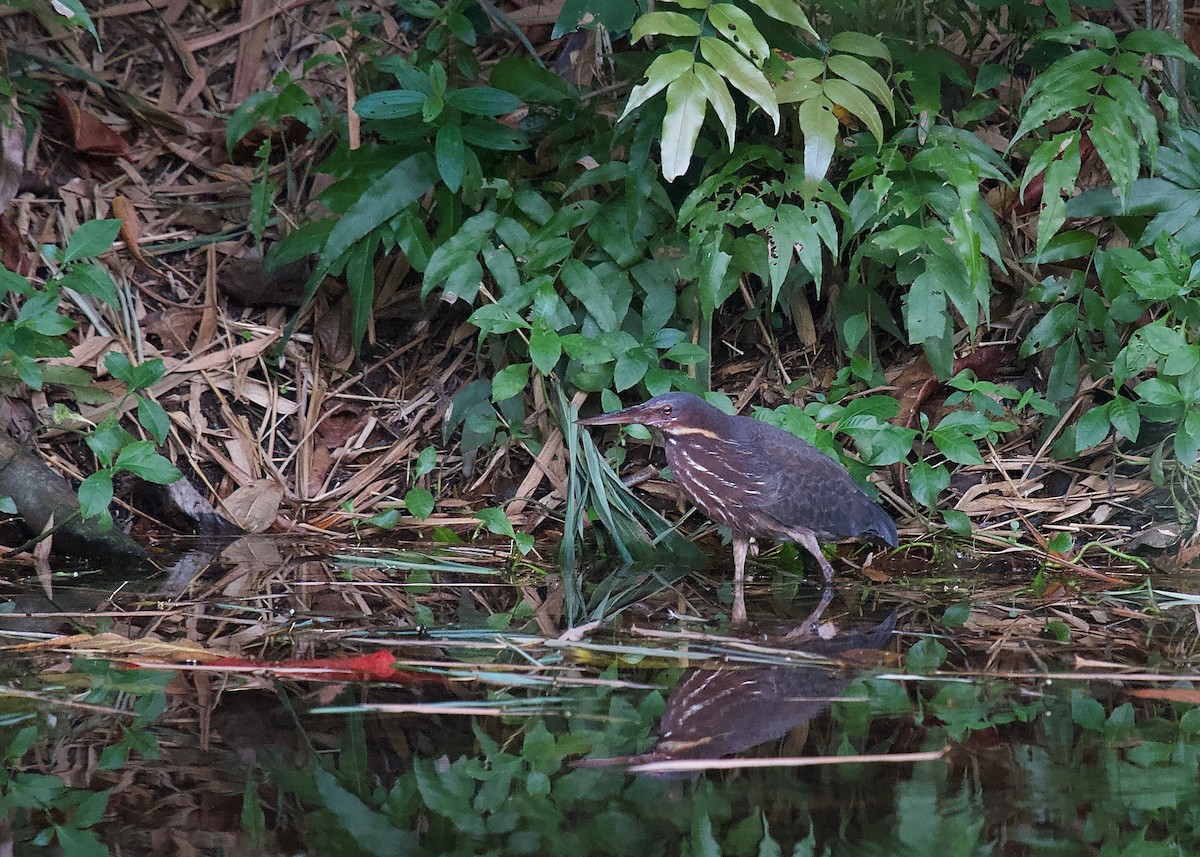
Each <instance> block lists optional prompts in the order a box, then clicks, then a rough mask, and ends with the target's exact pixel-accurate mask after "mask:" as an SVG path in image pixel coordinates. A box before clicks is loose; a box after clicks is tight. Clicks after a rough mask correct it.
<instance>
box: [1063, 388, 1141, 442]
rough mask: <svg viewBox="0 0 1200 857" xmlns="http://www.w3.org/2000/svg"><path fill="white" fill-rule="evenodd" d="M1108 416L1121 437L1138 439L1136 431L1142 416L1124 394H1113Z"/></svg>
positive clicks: (1132, 439) (1139, 428) (1138, 429)
mask: <svg viewBox="0 0 1200 857" xmlns="http://www.w3.org/2000/svg"><path fill="white" fill-rule="evenodd" d="M1108 418H1109V420H1110V421H1111V422H1112V425H1113V428H1115V429H1116V430H1117V431H1119V432H1120V433H1121V437H1123V438H1125V439H1126V440H1131V441H1134V440H1137V439H1138V433H1139V432H1140V431H1141V428H1142V418H1141V414H1139V413H1138V409H1137V405H1135V404H1134V403H1133V402H1131V401H1129V399H1126V398H1125V397H1124V396H1114V397H1113V400H1112V402H1110V403H1109V411H1108ZM1076 437H1078V434H1076Z"/></svg>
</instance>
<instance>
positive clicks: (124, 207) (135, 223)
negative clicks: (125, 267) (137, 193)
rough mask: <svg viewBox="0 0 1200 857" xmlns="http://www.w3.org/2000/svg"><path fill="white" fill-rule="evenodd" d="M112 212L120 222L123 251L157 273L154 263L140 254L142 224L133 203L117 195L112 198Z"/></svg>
mask: <svg viewBox="0 0 1200 857" xmlns="http://www.w3.org/2000/svg"><path fill="white" fill-rule="evenodd" d="M112 212H113V214H115V215H116V216H117V217H118V218H120V220H121V240H122V241H124V242H125V249H126V250H128V251H129V255H131V256H133V258H134V259H136V260H137V261H139V262H141V263H142V264H143V265H145V266H146V267H147V268H149V269H150V270H151V271H155V272H157V271H158V269H157V268H156V267H154V263H153V262H151V261H150V260H149V259H147V258H146V256H145V254H143V253H142V247H141V239H142V223H141V221H140V220H138V216H137V212H136V211H134V209H133V203H131V202H130V201H129V200H128V199H126V198H125V197H123V196H121V195H120V194H118V195H117V196H115V197H113V201H112Z"/></svg>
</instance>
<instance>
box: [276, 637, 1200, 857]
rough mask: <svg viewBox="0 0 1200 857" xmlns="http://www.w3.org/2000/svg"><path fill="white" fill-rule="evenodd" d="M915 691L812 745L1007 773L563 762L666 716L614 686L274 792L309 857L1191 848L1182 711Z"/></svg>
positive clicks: (876, 692)
mask: <svg viewBox="0 0 1200 857" xmlns="http://www.w3.org/2000/svg"><path fill="white" fill-rule="evenodd" d="M929 643H930V644H931V645H927V646H926V647H925V648H926V649H928V651H925V652H921V651H916V652H914V653H913V654H912V661H911V664H910V668H911V667H916V666H920V665H921V664H924V667H923V668H928V669H935V668H936V667H937V666H938V665H939V664H940V663H941V658H942V657H944V656H945V649H944V648H942V647H941V646H940V644H936V643H935V641H932V640H930V641H929ZM939 649H940V653H939V651H938V650H939ZM918 688H919V689H920V692H919V693H918V696H919V697H920V702H919V703H918V704H916V705H914V701H913V697H912V696H911V695H910V688H906V687H905V686H904V685H902V684H901V683H899V682H896V681H891V680H882V679H865V680H861V681H859V682H857V683H856V684H855V685H853V686H852V687H851V688H850V689H849V690H848V691H847V694H846V696H847V697H849V698H851V699H854V698H858V699H859V701H845V702H841V703H838V704H837V706H836V709H835V719H834V723H835V725H834V727H833V730H832V732H831V733H830V734H829V735H828V738H827V739H826V740H827V742H828V743H827V749H826V750H825V751H824V752H825V753H826V754H830V755H832V754H836V753H851V752H886V751H888V750H889V749H891V750H902V749H908V748H907V747H906V746H904V745H903V744H902V742H903V741H905V740H912V739H913V738H917V740H919V741H920V742H921V743H922V744H923V746H924V747H925V748H928V749H936V748H938V747H941V746H943V745H944V744H945V743H946V742H947V740H948V738H953V739H955V740H961V741H965V740H967V739H969V738H970V736H971V735H972V734H975V733H984V734H999V735H1000V736H1001V738H1002V740H1010V741H1012V742H1013V743H1014V746H1015V747H1016V748H1017V751H1016V753H1015V760H1014V761H1013V762H1012V763H1011V764H1007V765H1003V766H1002V768H1001V769H1000V770H993V769H989V771H988V773H987V775H986V776H983V777H976V776H975V775H968V776H965V777H964V776H963V775H962V773H961V770H960V769H959V768H958V767H956V766H955V765H953V764H948V763H946V762H930V763H920V764H918V765H917V766H916V767H915V768H913V769H912V770H911V773H901V771H903V770H904V769H900V770H897V767H898V766H889V765H878V766H872V765H859V766H835V767H832V768H829V769H827V770H826V771H825V772H824V773H823V774H819V775H818V774H815V773H814V772H813V771H812V770H807V771H805V770H801V771H778V770H776V771H753V772H751V771H745V772H742V773H741V774H739V775H738V776H736V777H725V778H722V777H720V776H717V775H709V776H707V777H705V778H704V779H702V780H700V781H699V782H668V781H663V780H659V779H655V778H652V777H646V776H632V775H628V774H624V773H622V772H619V771H613V770H607V769H590V768H588V769H573V768H572V767H571V766H570V765H569V764H568V761H569V760H570V759H571V758H573V757H576V756H579V755H589V756H609V755H614V754H627V753H632V752H637V751H641V750H644V749H646V746H647V736H648V734H649V732H650V730H651V726H652V724H653V722H654V721H655V720H656V719H657V717H658V716H659V714H660V713H661V711H662V705H663V700H662V697H661V696H660V695H659V694H658V693H651V694H649V695H648V696H646V697H644V698H643V699H642V700H641V701H640V703H638V704H637V705H636V706H635V705H634V703H633V701H631V700H629V699H627V698H626V697H625V696H623V695H620V694H614V693H612V692H611V691H602V692H599V693H598V694H597V692H595V691H587V692H581V693H579V694H577V695H573V696H572V697H571V699H570V702H569V705H568V707H569V709H570V710H571V711H572V717H571V718H569V719H568V720H564V719H560V718H548V719H545V720H543V719H536V718H535V719H532V720H528V721H525V722H524V723H523V724H522V725H520V726H517V727H509V728H507V729H505V728H502V727H498V726H497V727H496V728H488V729H487V730H486V731H485V730H484V729H483V728H482V727H481V726H479V725H477V726H476V728H475V738H476V753H474V754H472V753H467V754H465V755H460V756H458V757H457V758H448V757H442V758H441V759H438V760H422V759H417V760H415V761H414V763H413V767H412V770H410V771H408V772H407V773H405V774H402V775H400V776H399V777H397V778H396V779H395V780H394V781H393V782H375V783H372V782H371V779H370V777H369V776H368V775H367V774H366V773H365V771H364V770H361V769H360V768H359V767H358V765H359V764H360V763H355V762H353V761H352V760H353V759H354V758H357V757H358V754H357V753H354V752H350V753H349V755H347V751H346V750H343V753H342V754H341V755H340V756H338V757H334V758H329V757H326V758H324V759H322V760H317V759H311V760H310V761H308V762H306V763H305V764H304V765H302V766H301V767H299V768H294V769H293V768H287V769H280V771H279V783H280V787H281V789H282V795H281V797H283V798H284V804H283V805H284V806H286V807H287V810H286V817H287V823H290V824H296V825H299V827H300V829H301V832H302V833H303V835H304V836H305V837H306V840H307V841H309V842H312V843H314V844H315V843H319V848H318V849H317V850H319V851H321V852H322V853H340V854H349V855H359V854H362V855H374V854H379V855H382V854H394V853H403V854H415V855H425V854H464V855H467V854H482V853H490V854H526V853H549V852H554V853H569V854H614V855H617V854H620V855H625V854H635V853H636V854H646V855H658V854H677V853H683V854H694V853H714V854H715V853H724V854H755V853H760V854H770V853H781V852H780V850H778V849H780V848H782V853H784V854H786V853H793V852H791V851H790V850H789V849H790V848H791V847H793V846H794V847H795V848H796V851H795V852H794V853H798V854H812V853H821V852H820V851H815V850H813V849H814V848H815V847H816V845H817V844H818V843H820V842H825V843H826V847H827V848H828V850H827V851H826V852H824V853H828V854H833V855H838V854H881V855H882V854H927V853H929V852H930V849H932V848H934V847H935V846H936V847H937V848H938V849H940V850H945V849H949V853H953V854H963V855H968V854H983V853H991V851H992V850H993V848H994V847H995V845H997V844H998V843H1000V842H1002V841H1008V842H1013V841H1016V842H1030V841H1032V840H1033V838H1036V840H1037V841H1038V842H1041V843H1043V844H1049V843H1058V844H1060V845H1062V846H1063V847H1066V846H1067V844H1068V843H1072V842H1078V837H1079V835H1080V834H1079V832H1078V825H1079V820H1080V818H1081V816H1080V814H1081V813H1082V814H1083V816H1082V817H1083V818H1084V819H1085V820H1086V824H1085V828H1086V830H1087V833H1086V834H1085V838H1086V840H1087V841H1088V842H1093V843H1096V844H1099V843H1101V842H1104V843H1106V844H1108V845H1113V846H1115V845H1118V844H1120V845H1122V846H1130V847H1133V845H1134V844H1135V843H1139V842H1144V841H1145V840H1146V839H1147V838H1152V839H1155V840H1157V841H1158V842H1160V843H1164V846H1165V845H1166V844H1167V843H1169V844H1170V845H1171V847H1173V848H1175V849H1176V850H1175V851H1173V852H1171V851H1164V852H1163V853H1190V852H1191V850H1192V849H1194V848H1195V847H1196V846H1197V845H1198V844H1200V838H1198V837H1200V828H1198V827H1197V823H1196V818H1195V816H1194V813H1191V812H1189V811H1188V808H1189V807H1191V806H1193V805H1194V802H1195V801H1196V800H1197V798H1198V797H1200V794H1198V792H1200V786H1198V785H1197V782H1196V777H1195V773H1196V765H1197V759H1198V758H1200V741H1198V740H1197V739H1198V738H1200V734H1198V731H1197V729H1196V728H1195V725H1196V724H1195V723H1194V722H1193V721H1194V720H1196V718H1195V717H1193V714H1194V711H1193V712H1189V713H1184V714H1183V716H1182V717H1179V716H1170V715H1168V716H1166V717H1163V716H1160V715H1155V716H1149V717H1146V716H1138V715H1137V713H1136V711H1135V709H1134V707H1133V706H1132V705H1131V704H1129V703H1124V704H1122V705H1120V706H1118V707H1116V708H1115V709H1112V710H1108V709H1106V708H1105V707H1104V706H1103V705H1102V704H1101V703H1100V702H1098V701H1097V700H1095V699H1093V698H1091V697H1089V696H1088V695H1087V694H1086V693H1085V692H1084V690H1083V689H1082V688H1080V687H1079V686H1078V685H1072V686H1068V685H1067V684H1063V683H1056V684H1055V685H1054V686H1053V687H1052V688H1050V692H1049V693H1047V694H1046V695H1044V696H1040V697H1031V696H1029V695H1026V694H1024V693H1022V691H1021V689H1020V688H1018V687H1016V686H1013V685H1010V684H1006V683H1003V682H999V681H995V682H988V683H983V684H980V683H969V682H952V683H944V682H939V683H937V684H928V685H926V684H920V685H918ZM926 688H928V690H926ZM864 699H865V702H864V701H863V700H864ZM1151 714H1154V713H1153V712H1151ZM914 715H916V716H918V717H919V723H920V725H921V727H922V729H921V730H918V732H917V733H916V734H914V733H913V731H912V729H911V726H908V727H903V728H901V729H897V728H896V727H895V724H896V722H897V721H896V718H900V719H901V720H902V721H907V720H908V719H909V718H910V717H912V716H914ZM361 730H362V723H361V721H359V720H358V719H356V718H354V717H352V718H351V719H350V720H349V721H348V723H347V733H346V738H345V739H344V742H345V746H347V747H351V748H352V747H353V746H356V745H359V744H360V743H361V741H362V732H361ZM498 731H499V732H503V733H505V736H506V737H505V738H504V739H503V740H501V739H499V738H498V737H497V732H498ZM356 735H357V736H358V737H355V736H356ZM1006 758H1007V754H1006ZM338 760H340V761H338ZM347 764H349V765H350V768H347V767H346V765H347ZM356 784H357V785H356ZM283 821H284V819H281V822H283ZM418 831H419V832H418ZM1138 853H1141V852H1138Z"/></svg>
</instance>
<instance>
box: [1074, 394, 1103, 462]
mask: <svg viewBox="0 0 1200 857" xmlns="http://www.w3.org/2000/svg"><path fill="white" fill-rule="evenodd" d="M1109 411H1110V406H1109V404H1108V403H1106V404H1103V405H1101V406H1099V407H1097V408H1091V409H1090V410H1087V411H1084V412H1083V414H1082V415H1080V417H1079V421H1078V422H1077V423H1075V451H1076V452H1083V451H1084V450H1085V449H1091V448H1092V447H1093V446H1097V445H1099V444H1100V443H1101V442H1103V440H1104V439H1105V438H1106V437H1108V431H1109V425H1110V421H1109V418H1108V415H1109Z"/></svg>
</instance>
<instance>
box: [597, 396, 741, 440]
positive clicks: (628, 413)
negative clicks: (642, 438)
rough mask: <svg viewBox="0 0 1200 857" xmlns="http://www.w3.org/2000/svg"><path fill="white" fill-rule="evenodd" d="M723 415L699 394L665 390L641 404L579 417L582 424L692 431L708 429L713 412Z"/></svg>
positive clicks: (671, 431) (685, 432)
mask: <svg viewBox="0 0 1200 857" xmlns="http://www.w3.org/2000/svg"><path fill="white" fill-rule="evenodd" d="M713 413H716V414H721V412H720V411H718V410H717V409H716V408H714V407H713V406H712V405H710V404H709V403H708V402H706V401H704V400H703V399H701V398H700V397H699V396H693V395H692V394H691V393H664V394H663V395H661V396H655V397H654V398H653V399H650V400H648V401H645V402H642V403H641V404H640V405H633V406H632V407H628V408H623V409H621V410H619V411H612V412H611V413H607V414H600V415H599V416H595V417H588V418H587V419H582V420H578V421H577V422H578V423H579V424H580V425H581V426H613V425H629V424H630V423H637V424H638V425H643V426H651V427H653V428H656V429H658V430H659V431H661V432H662V433H663V434H689V433H694V432H696V431H697V430H698V429H704V428H705V426H706V425H707V423H708V422H709V417H710V415H711V414H713Z"/></svg>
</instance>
